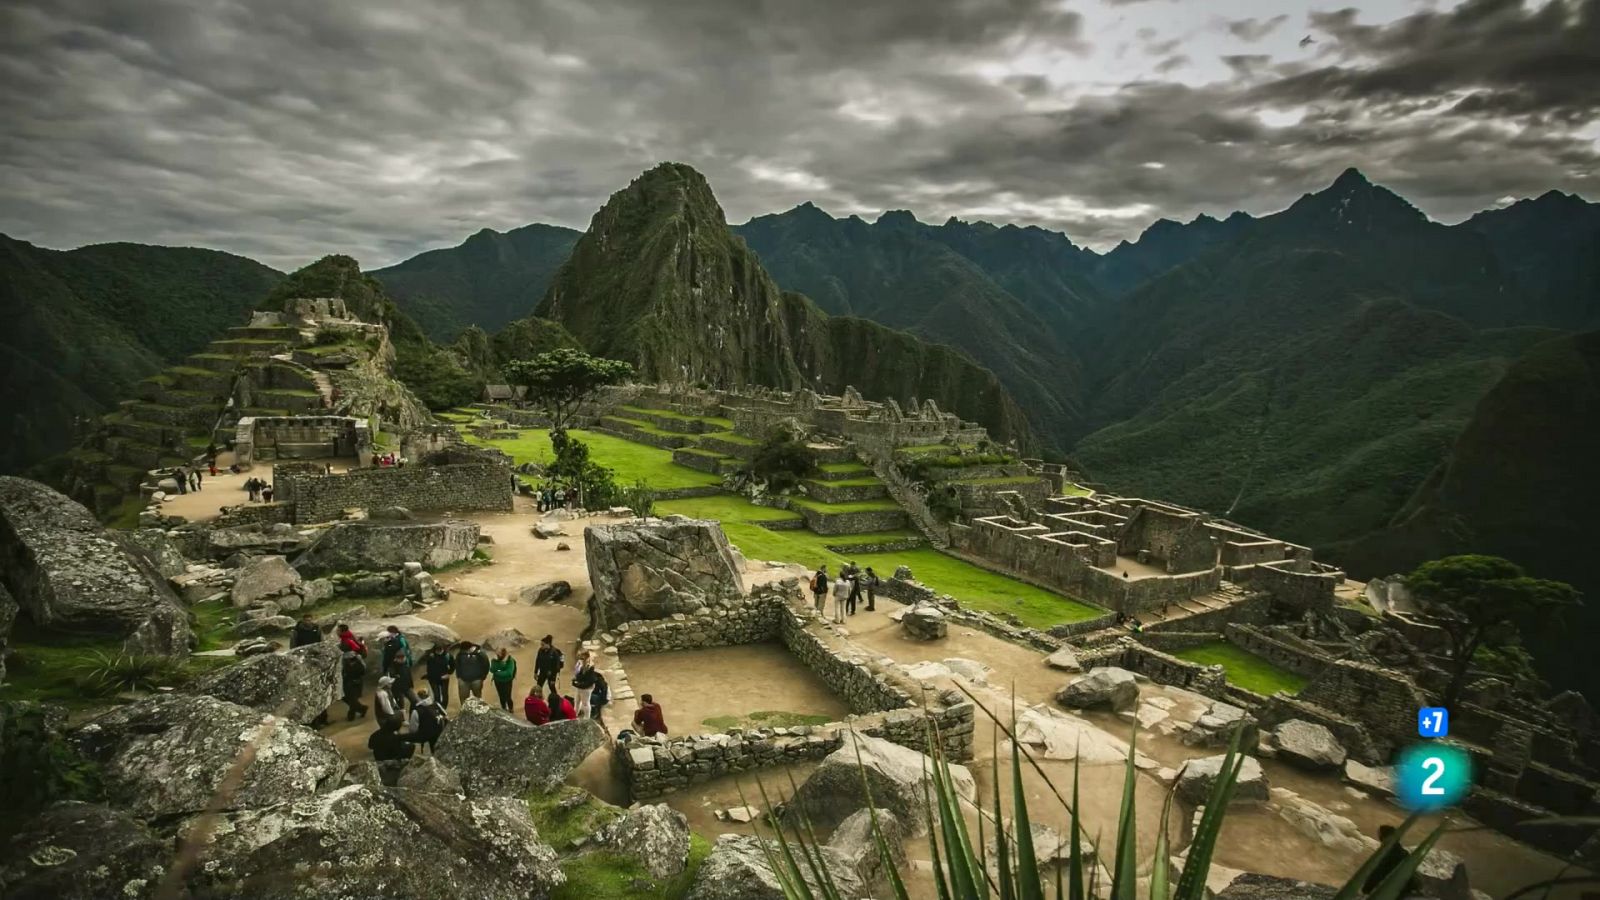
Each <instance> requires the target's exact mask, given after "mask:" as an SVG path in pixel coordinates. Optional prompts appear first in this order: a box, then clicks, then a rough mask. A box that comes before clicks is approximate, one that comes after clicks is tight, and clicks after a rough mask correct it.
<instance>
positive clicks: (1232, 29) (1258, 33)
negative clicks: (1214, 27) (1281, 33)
mask: <svg viewBox="0 0 1600 900" xmlns="http://www.w3.org/2000/svg"><path fill="white" fill-rule="evenodd" d="M1287 21H1289V17H1288V16H1287V15H1276V16H1273V17H1272V18H1270V19H1235V20H1234V21H1232V22H1229V23H1228V33H1229V34H1231V35H1233V36H1234V37H1236V38H1238V39H1239V40H1241V41H1246V42H1250V43H1254V42H1256V41H1259V40H1261V39H1262V38H1264V37H1266V36H1267V35H1269V34H1271V33H1273V32H1274V31H1277V30H1278V26H1280V25H1282V24H1283V23H1285V22H1287Z"/></svg>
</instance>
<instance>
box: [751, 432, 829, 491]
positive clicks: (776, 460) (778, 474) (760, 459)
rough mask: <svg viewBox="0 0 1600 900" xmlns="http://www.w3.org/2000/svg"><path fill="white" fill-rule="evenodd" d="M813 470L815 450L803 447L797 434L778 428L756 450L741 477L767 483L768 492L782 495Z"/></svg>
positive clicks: (797, 484)
mask: <svg viewBox="0 0 1600 900" xmlns="http://www.w3.org/2000/svg"><path fill="white" fill-rule="evenodd" d="M816 471H817V453H816V451H815V450H812V449H811V448H810V447H808V446H806V442H805V440H804V439H803V438H801V436H800V435H798V434H796V433H795V432H793V431H791V430H790V429H788V428H786V427H784V426H781V425H780V426H778V427H776V428H774V429H772V431H771V433H769V434H768V435H767V439H766V440H765V441H763V442H762V444H761V446H760V447H758V448H756V452H755V455H754V456H752V457H751V458H750V462H749V464H748V465H746V466H745V468H744V471H743V472H742V473H741V474H743V475H745V476H746V477H747V478H749V479H750V480H751V481H755V482H761V483H764V484H766V486H767V490H768V491H770V492H772V493H775V494H781V493H784V492H785V491H792V490H794V489H795V488H796V487H799V486H800V481H801V479H803V478H807V477H809V476H811V475H813V474H815V473H816Z"/></svg>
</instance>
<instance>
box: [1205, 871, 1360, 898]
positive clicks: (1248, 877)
mask: <svg viewBox="0 0 1600 900" xmlns="http://www.w3.org/2000/svg"><path fill="white" fill-rule="evenodd" d="M1338 892H1339V891H1338V889H1337V888H1333V887H1330V886H1328V885H1326V884H1317V883H1316V882H1314V881H1297V880H1295V879H1293V878H1279V877H1277V876H1276V875H1258V874H1256V873H1255V872H1246V873H1244V874H1243V875H1240V876H1239V877H1238V878H1235V879H1234V880H1233V881H1232V883H1230V884H1229V885H1228V886H1227V887H1226V888H1223V890H1222V892H1221V893H1219V894H1217V900H1331V898H1332V897H1333V896H1334V895H1335V894H1337V893H1338Z"/></svg>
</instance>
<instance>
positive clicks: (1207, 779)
mask: <svg viewBox="0 0 1600 900" xmlns="http://www.w3.org/2000/svg"><path fill="white" fill-rule="evenodd" d="M1224 759H1226V754H1222V755H1218V756H1207V757H1204V758H1202V759H1191V760H1189V761H1188V762H1186V763H1184V764H1183V768H1182V769H1181V770H1179V772H1178V785H1177V793H1178V796H1179V797H1181V798H1182V799H1184V800H1187V801H1189V802H1190V803H1193V804H1195V805H1200V804H1203V803H1205V802H1206V800H1208V799H1209V798H1210V796H1211V785H1212V783H1213V782H1215V781H1216V780H1217V775H1219V774H1220V773H1221V772H1222V763H1223V760H1224ZM1267 787H1268V785H1267V776H1266V775H1265V774H1264V773H1263V772H1262V771H1261V763H1259V762H1256V758H1255V757H1253V756H1246V757H1244V764H1243V765H1242V766H1240V768H1239V777H1238V779H1236V780H1235V781H1234V786H1233V802H1234V803H1265V802H1266V800H1267V796H1268V793H1267Z"/></svg>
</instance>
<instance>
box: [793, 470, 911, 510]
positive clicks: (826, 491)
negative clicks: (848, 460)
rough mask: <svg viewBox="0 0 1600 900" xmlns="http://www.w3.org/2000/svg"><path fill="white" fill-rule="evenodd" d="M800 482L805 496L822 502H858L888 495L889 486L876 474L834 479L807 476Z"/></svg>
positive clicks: (879, 498) (878, 498)
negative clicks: (827, 479) (804, 490)
mask: <svg viewBox="0 0 1600 900" xmlns="http://www.w3.org/2000/svg"><path fill="white" fill-rule="evenodd" d="M801 484H802V485H803V486H804V487H805V489H806V496H808V497H811V498H813V499H815V500H820V501H822V502H823V503H859V502H861V501H863V500H881V499H883V498H885V497H887V496H889V488H888V487H887V486H885V485H884V483H883V482H882V481H879V480H878V478H877V476H871V475H869V476H866V477H862V478H850V479H840V480H835V481H822V480H820V479H815V478H808V479H806V480H805V481H803V482H801Z"/></svg>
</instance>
